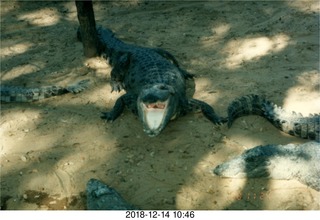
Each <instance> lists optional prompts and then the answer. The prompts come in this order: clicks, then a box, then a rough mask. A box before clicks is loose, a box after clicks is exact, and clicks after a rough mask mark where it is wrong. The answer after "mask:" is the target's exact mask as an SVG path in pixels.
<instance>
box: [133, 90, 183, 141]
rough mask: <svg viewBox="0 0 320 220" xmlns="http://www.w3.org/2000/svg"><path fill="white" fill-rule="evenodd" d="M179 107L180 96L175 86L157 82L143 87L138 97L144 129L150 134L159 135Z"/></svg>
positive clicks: (139, 112) (139, 111)
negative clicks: (148, 86)
mask: <svg viewBox="0 0 320 220" xmlns="http://www.w3.org/2000/svg"><path fill="white" fill-rule="evenodd" d="M177 107H178V97H177V94H176V92H175V90H174V88H173V87H171V86H168V85H165V84H156V85H153V86H152V87H150V88H146V89H143V90H142V91H141V93H140V95H139V97H138V114H139V118H140V119H141V120H142V123H143V130H144V132H146V133H147V134H148V135H149V136H151V137H153V136H156V135H158V134H159V133H160V132H161V131H162V130H163V129H164V128H165V126H166V125H167V124H168V122H169V121H170V119H173V118H174V117H175V114H176V112H177V111H176V110H177Z"/></svg>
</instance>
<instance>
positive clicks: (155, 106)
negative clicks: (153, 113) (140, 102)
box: [146, 102, 166, 109]
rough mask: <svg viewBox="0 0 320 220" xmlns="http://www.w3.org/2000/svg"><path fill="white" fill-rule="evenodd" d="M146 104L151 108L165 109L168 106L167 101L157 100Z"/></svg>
mask: <svg viewBox="0 0 320 220" xmlns="http://www.w3.org/2000/svg"><path fill="white" fill-rule="evenodd" d="M146 106H147V108H148V109H150V108H156V109H164V108H165V107H166V103H164V102H157V103H152V104H147V105H146Z"/></svg>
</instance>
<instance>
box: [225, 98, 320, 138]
mask: <svg viewBox="0 0 320 220" xmlns="http://www.w3.org/2000/svg"><path fill="white" fill-rule="evenodd" d="M246 115H259V116H262V117H264V118H266V119H267V120H268V121H270V122H271V123H272V124H273V125H274V126H275V127H277V128H278V129H280V130H281V131H283V132H285V133H287V134H290V135H293V136H296V137H300V138H304V139H310V140H316V141H318V142H319V139H320V115H319V114H311V115H309V116H308V117H303V116H302V114H300V113H295V112H288V111H285V110H284V109H282V108H281V107H278V106H277V105H275V104H273V103H272V102H270V101H268V100H266V99H265V98H263V97H260V96H258V95H247V96H243V97H240V98H238V99H236V100H235V101H233V102H232V103H231V104H230V105H229V107H228V126H229V127H231V125H232V123H233V121H234V120H235V119H237V118H238V117H241V116H246Z"/></svg>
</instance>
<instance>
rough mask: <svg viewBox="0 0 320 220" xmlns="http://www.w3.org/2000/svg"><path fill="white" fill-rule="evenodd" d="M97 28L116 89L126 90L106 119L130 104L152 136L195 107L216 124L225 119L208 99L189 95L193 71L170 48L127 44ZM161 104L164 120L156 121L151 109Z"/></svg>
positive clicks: (112, 83) (104, 115)
mask: <svg viewBox="0 0 320 220" xmlns="http://www.w3.org/2000/svg"><path fill="white" fill-rule="evenodd" d="M97 32H98V37H99V41H100V45H101V47H102V49H101V51H102V53H104V54H105V55H106V57H108V58H109V63H110V64H111V66H112V67H113V69H112V72H111V81H112V82H111V85H112V91H120V90H121V89H124V90H125V91H126V94H124V95H123V96H121V97H120V98H119V99H118V100H117V101H116V103H115V106H114V107H113V109H112V110H111V111H110V112H105V113H103V115H102V118H103V119H106V120H107V121H114V120H115V119H116V118H118V117H119V116H120V114H121V113H122V111H123V109H124V107H128V108H129V109H130V110H131V111H132V112H133V113H134V114H136V115H138V116H139V118H140V120H141V121H142V123H143V126H144V131H145V132H146V133H147V134H148V135H149V136H156V135H158V134H159V133H160V132H161V131H162V130H163V129H164V128H165V126H166V125H167V123H168V122H169V121H170V120H171V119H173V118H176V117H179V116H181V115H184V114H186V113H188V112H191V111H194V110H201V111H202V113H203V114H204V115H205V116H206V117H207V118H208V119H209V120H210V121H212V122H213V123H215V124H221V123H223V122H224V119H222V118H220V117H219V116H218V115H217V114H216V113H215V112H214V110H213V108H212V107H211V106H209V105H208V104H207V103H205V102H203V101H200V100H196V99H188V98H187V97H186V86H185V80H186V79H187V78H191V77H192V75H191V74H189V73H187V72H186V71H185V70H183V69H182V68H180V66H179V64H178V62H177V60H176V59H175V58H174V57H173V56H172V55H171V54H170V53H169V52H167V51H165V50H162V49H157V48H154V49H152V48H145V47H139V46H135V45H131V44H126V43H124V42H122V41H120V40H119V39H117V38H116V37H115V36H114V34H113V33H112V32H111V31H110V30H107V29H102V28H99V29H98V30H97ZM159 103H160V104H159ZM146 106H149V107H150V106H152V107H150V108H146ZM164 106H165V107H164ZM160 108H164V110H163V112H164V113H163V116H161V117H160V116H159V118H161V123H158V124H160V125H152V122H151V123H150V119H149V118H150V117H148V114H149V111H151V110H153V111H157V110H159V109H160ZM150 109H151V110H150ZM160 110H161V109H160ZM160 110H159V111H160ZM161 111H162V110H161ZM148 120H149V121H148ZM157 120H160V119H157ZM156 124H157V123H156Z"/></svg>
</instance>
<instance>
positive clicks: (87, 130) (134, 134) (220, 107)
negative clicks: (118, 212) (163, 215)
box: [0, 1, 320, 210]
mask: <svg viewBox="0 0 320 220" xmlns="http://www.w3.org/2000/svg"><path fill="white" fill-rule="evenodd" d="M94 11H95V16H96V21H97V24H98V25H102V26H104V27H108V28H110V29H112V30H113V31H114V32H115V33H116V35H117V36H118V37H119V38H121V39H122V40H124V41H125V42H129V43H135V44H137V45H142V46H149V47H161V48H163V49H166V50H168V51H169V52H171V53H172V54H173V55H174V56H175V57H176V58H177V60H178V61H180V63H181V66H182V67H183V68H184V69H186V70H188V71H189V72H191V73H194V74H195V75H196V77H195V80H194V81H190V82H189V83H188V94H189V95H190V96H193V97H195V98H198V99H201V100H203V101H206V102H207V103H209V104H210V105H211V106H213V107H214V108H215V110H216V112H217V113H218V114H220V115H221V116H226V110H227V107H228V105H229V103H230V102H232V101H233V100H234V99H235V98H237V97H239V96H242V95H246V94H250V93H255V94H259V95H265V96H266V97H267V98H268V99H269V100H271V101H273V102H274V103H276V104H277V105H280V106H283V107H284V108H286V109H288V110H292V111H296V112H301V113H303V114H304V115H307V114H309V113H316V112H320V96H319V80H320V79H319V30H318V28H319V2H318V1H309V2H306V1H303V2H300V1H297V2H293V1H289V2H283V1H279V2H275V1H272V2H270V1H263V2H257V1H255V2H251V1H247V2H244V1H241V2H218V1H214V2H213V1H212V2H196V1H184V2H183V1H166V2H148V1H126V2H121V1H120V2H98V1H94ZM77 27H78V21H77V13H76V8H75V5H74V2H63V1H62V2H60V1H59V2H33V3H31V2H17V1H8V2H5V1H1V52H0V55H1V83H3V84H8V85H21V86H26V87H39V86H45V85H67V84H69V83H74V82H75V81H79V80H82V79H90V80H91V82H92V83H91V85H90V86H89V88H88V89H87V90H85V91H84V92H82V93H80V94H76V95H74V94H67V95H63V96H59V97H53V98H49V99H46V100H43V101H39V102H34V103H27V104H19V103H12V104H4V103H2V104H1V130H0V132H1V146H0V147H1V209H14V210H18V209H20V210H21V209H22V210H26V209H30V210H38V209H85V187H86V183H87V181H88V180H89V179H90V178H97V179H99V180H101V181H103V182H105V183H107V184H109V185H110V186H112V187H114V188H115V189H116V190H117V191H118V192H119V193H120V194H121V195H123V197H124V198H125V199H127V200H128V201H129V202H130V203H132V204H134V205H135V206H137V207H139V208H141V209H194V210H199V209H201V210H208V209H209V210H222V209H237V210H238V209H240V210H242V209H249V210H251V209H257V210H261V209H266V210H284V209H285V210H286V209H299V210H300V209H307V210H310V209H320V205H319V204H320V193H319V192H317V191H315V190H313V189H311V188H309V187H307V186H305V185H303V184H301V183H300V182H298V181H295V180H269V179H250V180H246V179H224V178H220V177H217V176H214V175H213V174H212V169H213V168H214V167H215V166H217V165H218V164H220V163H222V162H224V161H226V160H228V159H230V158H232V157H234V156H236V155H239V154H240V153H241V152H243V151H244V150H245V149H249V148H252V147H255V146H257V145H265V144H287V143H304V142H306V141H305V140H301V139H299V138H295V137H291V136H289V135H286V134H284V133H282V132H280V131H279V130H277V129H276V128H275V127H273V126H272V125H271V124H270V123H269V122H268V121H266V120H265V119H263V118H261V117H258V116H247V117H242V118H240V119H238V120H237V121H236V122H235V123H234V125H233V126H232V127H231V128H230V129H228V128H227V127H226V126H225V125H223V126H215V125H213V124H212V123H211V122H209V121H208V120H207V119H206V118H204V116H203V115H202V114H188V115H186V116H184V117H181V118H178V119H177V120H175V121H172V122H170V123H169V124H168V126H167V127H166V129H165V130H164V131H163V132H162V133H161V134H160V135H159V136H157V137H154V138H151V137H148V136H147V135H146V134H145V133H144V132H143V129H142V125H141V123H140V122H139V121H138V119H137V118H136V117H135V116H134V115H133V114H132V113H131V112H129V111H125V112H124V113H123V115H121V117H120V118H119V119H117V120H116V121H114V122H113V123H106V122H104V121H103V120H101V119H100V112H101V111H107V110H108V109H111V108H112V106H113V104H114V103H115V101H116V99H117V97H119V96H120V95H121V94H118V93H110V91H111V87H110V71H111V68H110V66H109V65H108V64H106V62H105V60H103V59H102V58H99V57H97V58H91V59H86V58H85V57H84V56H83V48H82V44H81V43H80V42H78V41H77V39H76V30H77Z"/></svg>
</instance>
